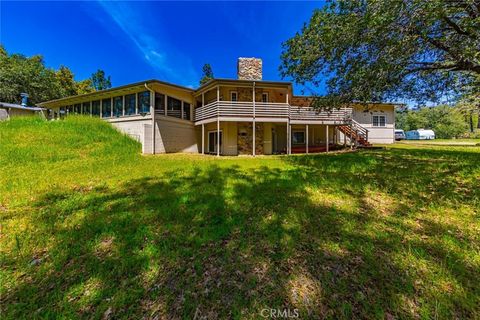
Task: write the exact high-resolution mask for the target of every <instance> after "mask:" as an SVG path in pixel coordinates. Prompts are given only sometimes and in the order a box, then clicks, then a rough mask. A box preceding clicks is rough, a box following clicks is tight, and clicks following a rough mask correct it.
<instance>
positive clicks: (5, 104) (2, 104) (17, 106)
mask: <svg viewBox="0 0 480 320" xmlns="http://www.w3.org/2000/svg"><path fill="white" fill-rule="evenodd" d="M0 108H12V109H22V110H27V111H43V110H46V109H45V108H40V107H28V106H26V107H24V106H22V105H21V104H15V103H8V102H0Z"/></svg>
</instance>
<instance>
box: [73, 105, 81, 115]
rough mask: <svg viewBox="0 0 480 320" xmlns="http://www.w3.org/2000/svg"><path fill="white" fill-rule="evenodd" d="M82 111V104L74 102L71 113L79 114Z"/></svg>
mask: <svg viewBox="0 0 480 320" xmlns="http://www.w3.org/2000/svg"><path fill="white" fill-rule="evenodd" d="M81 112H82V105H81V104H76V105H74V106H73V113H75V114H80V113H81Z"/></svg>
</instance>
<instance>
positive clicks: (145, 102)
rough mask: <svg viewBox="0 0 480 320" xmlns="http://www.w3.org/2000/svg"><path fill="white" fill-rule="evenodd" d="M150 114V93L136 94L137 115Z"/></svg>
mask: <svg viewBox="0 0 480 320" xmlns="http://www.w3.org/2000/svg"><path fill="white" fill-rule="evenodd" d="M149 112H150V92H149V91H143V92H140V93H138V113H143V114H146V113H149Z"/></svg>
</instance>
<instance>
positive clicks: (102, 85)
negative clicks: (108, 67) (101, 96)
mask: <svg viewBox="0 0 480 320" xmlns="http://www.w3.org/2000/svg"><path fill="white" fill-rule="evenodd" d="M90 80H91V83H92V86H93V87H94V88H95V90H97V91H99V90H105V89H110V88H111V87H112V82H111V80H110V76H108V77H107V76H105V71H103V70H101V69H98V70H97V72H95V73H93V74H92V77H91V78H90Z"/></svg>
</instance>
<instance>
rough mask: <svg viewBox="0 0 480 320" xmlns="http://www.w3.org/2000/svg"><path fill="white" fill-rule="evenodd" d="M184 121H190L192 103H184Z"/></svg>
mask: <svg viewBox="0 0 480 320" xmlns="http://www.w3.org/2000/svg"><path fill="white" fill-rule="evenodd" d="M183 119H185V120H190V103H186V102H184V103H183Z"/></svg>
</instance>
